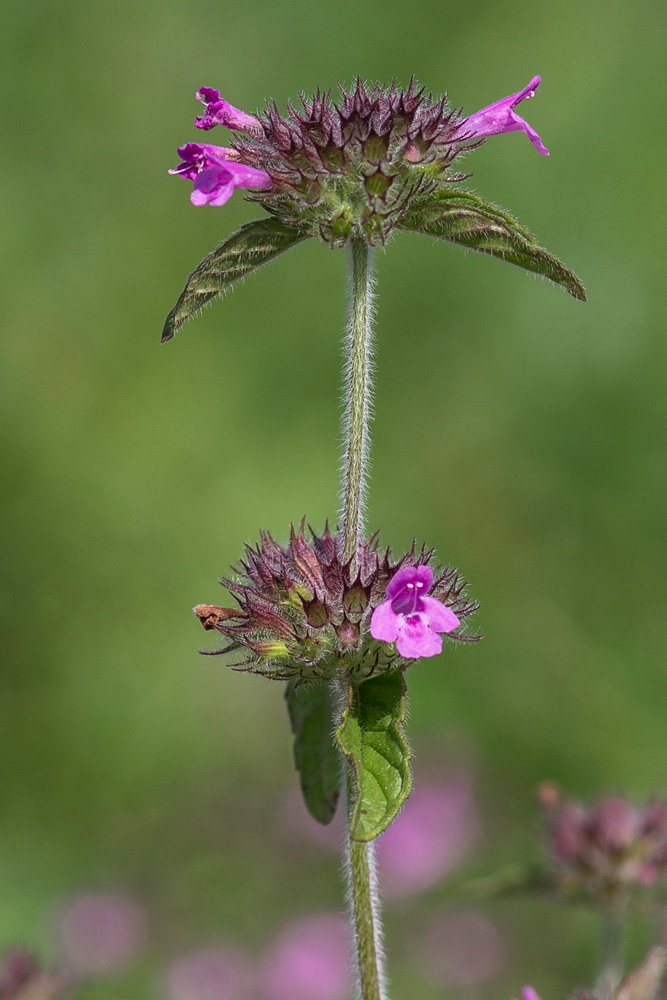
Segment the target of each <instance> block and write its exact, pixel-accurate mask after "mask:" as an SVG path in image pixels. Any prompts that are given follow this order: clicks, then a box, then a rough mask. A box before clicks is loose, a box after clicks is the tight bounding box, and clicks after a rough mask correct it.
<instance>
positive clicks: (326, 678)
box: [162, 77, 585, 1000]
mask: <svg viewBox="0 0 667 1000" xmlns="http://www.w3.org/2000/svg"><path fill="white" fill-rule="evenodd" d="M539 83H540V78H539V77H534V78H533V79H532V80H531V81H530V83H529V84H528V86H527V87H525V88H524V89H523V90H521V91H518V92H517V93H515V94H511V95H510V96H509V97H505V98H503V99H502V100H500V101H496V102H495V103H493V104H490V105H489V106H488V107H485V108H482V109H481V110H480V111H478V112H476V113H475V114H473V115H468V116H466V115H464V114H463V113H462V112H461V111H460V110H458V109H455V108H452V107H451V106H450V105H449V104H448V103H447V99H446V98H445V97H443V98H434V97H433V96H432V95H426V94H425V93H424V90H423V89H422V88H420V87H419V86H418V85H417V83H416V82H415V81H414V80H412V81H411V82H410V84H409V86H408V87H407V88H406V89H400V88H398V87H397V86H396V84H392V85H391V86H390V87H385V86H383V85H381V84H379V83H378V84H376V85H375V86H373V87H367V86H366V85H364V84H363V83H362V81H361V80H359V79H358V80H357V82H356V85H355V87H354V88H353V89H351V90H349V91H346V90H344V89H342V88H341V99H340V101H339V102H338V103H336V102H334V101H333V100H332V98H331V95H330V94H329V93H324V94H323V93H321V92H319V91H318V92H317V93H316V94H315V95H314V96H313V97H311V98H305V97H303V98H301V107H300V108H298V109H297V108H296V107H294V106H293V105H291V104H290V105H288V108H287V113H286V115H281V114H280V112H279V111H278V109H277V107H276V105H275V104H274V103H269V104H268V105H267V107H266V109H265V111H264V112H263V113H261V114H259V115H256V116H255V115H250V114H247V113H246V112H244V111H241V110H239V109H238V108H235V107H233V106H232V105H231V104H229V103H228V102H227V101H226V100H224V99H223V98H222V97H221V96H220V93H219V92H218V91H217V90H213V89H212V88H209V87H202V88H201V90H199V92H198V94H197V97H198V99H199V100H200V101H201V103H202V104H203V105H204V114H203V115H201V116H199V117H198V118H197V121H196V126H197V127H198V128H199V129H200V130H202V131H205V132H208V131H210V130H211V129H213V128H215V127H218V126H224V127H226V128H228V129H230V130H231V131H232V133H233V136H232V138H231V140H230V145H229V146H228V147H227V146H214V145H210V144H205V143H195V142H190V143H187V144H186V145H184V146H181V147H180V149H179V154H180V157H181V162H180V164H179V165H178V166H177V167H175V168H174V169H173V170H172V173H174V174H177V175H179V176H182V177H185V178H186V179H188V180H190V181H192V184H193V187H192V194H191V200H192V202H193V204H195V205H197V206H203V205H211V206H213V207H216V206H221V205H224V204H225V203H226V202H227V201H228V200H229V198H230V197H231V196H232V194H233V192H234V191H235V190H236V189H237V188H242V189H245V190H247V191H249V192H250V193H249V194H248V195H247V196H246V197H247V200H248V201H250V202H252V203H254V204H257V205H258V206H260V207H261V208H262V209H263V210H264V211H265V212H266V213H267V215H266V216H265V217H264V218H261V219H257V220H255V221H253V222H249V223H247V224H246V225H245V226H243V227H242V228H241V229H240V230H239V231H238V232H236V233H234V234H232V235H231V236H229V237H227V238H226V239H225V240H223V242H222V243H221V244H220V245H219V246H218V247H217V248H216V249H215V250H214V251H213V252H212V253H211V254H209V256H208V257H206V258H205V259H204V260H203V261H202V263H201V264H200V265H199V266H198V267H197V268H196V269H195V271H194V272H193V273H192V274H191V276H190V278H189V279H188V282H187V284H186V286H185V289H184V290H183V292H182V294H181V296H180V298H179V299H178V301H177V303H176V305H175V307H174V309H173V310H172V311H171V313H170V314H169V316H168V317H167V320H166V323H165V326H164V331H163V335H162V340H163V341H167V340H170V339H171V338H172V337H173V336H174V334H175V333H176V331H177V330H178V329H179V328H180V326H181V325H182V324H183V323H184V322H185V320H187V319H188V318H190V317H191V316H193V315H194V314H195V313H197V312H198V311H199V310H200V309H201V308H202V307H203V306H204V305H205V304H206V303H208V302H210V301H211V300H212V299H214V298H216V297H217V296H219V295H221V294H222V293H224V292H226V291H227V290H228V289H229V288H231V287H232V286H233V285H234V284H235V283H236V282H238V281H239V280H240V279H241V278H243V277H244V276H245V275H246V274H249V273H250V272H251V271H255V270H257V268H259V267H260V266H261V265H262V264H265V263H267V262H268V261H270V260H272V259H274V258H275V257H277V256H278V255H279V254H281V253H283V252H284V251H285V250H288V249H290V248H291V247H293V246H296V244H297V243H300V242H302V241H303V240H306V239H315V238H319V239H322V240H324V241H325V242H326V243H327V244H328V245H329V246H331V248H332V249H338V248H342V247H347V248H349V252H350V262H351V284H350V307H349V323H348V332H347V338H346V346H345V354H346V367H345V379H344V385H345V392H344V395H345V416H344V424H343V430H344V441H345V444H344V455H343V477H342V480H343V481H342V489H341V493H342V509H341V511H340V527H339V528H337V530H336V531H335V532H333V533H332V532H330V531H329V529H328V527H327V528H326V529H325V531H324V533H323V534H322V535H321V536H318V535H316V534H314V533H312V540H311V541H309V540H308V539H307V538H306V536H305V531H304V523H305V522H302V523H301V526H300V528H299V530H298V531H295V530H294V528H292V531H291V536H290V540H289V543H288V544H287V545H285V546H283V545H280V544H279V543H278V542H276V541H275V540H274V539H273V537H272V536H271V535H269V534H267V533H265V534H263V535H262V536H261V540H260V543H259V545H257V546H256V547H254V548H253V547H251V546H246V551H245V556H244V558H243V559H242V560H241V562H240V564H239V566H238V567H236V569H235V575H234V577H233V578H229V579H223V580H222V581H221V582H222V583H223V585H224V586H225V587H226V588H227V590H228V592H229V593H230V595H231V597H232V598H233V599H234V600H235V602H236V603H235V606H233V607H226V606H219V605H212V604H200V605H197V607H196V608H195V609H194V610H195V614H196V616H197V617H198V618H199V620H200V622H201V623H202V625H203V626H204V628H205V629H207V630H213V631H216V632H218V633H219V634H220V635H222V636H223V637H224V639H225V640H226V645H224V646H223V647H222V648H220V649H214V650H212V651H210V652H211V653H212V654H214V655H216V654H218V653H221V654H229V655H230V656H232V658H233V659H232V661H231V665H232V666H233V668H234V669H237V670H244V671H247V672H249V673H256V674H261V675H262V676H264V677H268V678H271V679H275V680H279V681H284V682H287V683H286V689H285V696H286V700H287V707H288V713H289V718H290V724H291V728H292V732H293V736H294V759H295V764H296V766H297V769H298V770H299V773H300V779H301V788H302V792H303V796H304V800H305V802H306V805H307V807H308V809H309V811H310V813H311V814H312V816H314V817H315V818H316V819H317V820H318V821H319V822H321V823H323V824H327V823H329V822H330V821H331V820H332V818H333V816H334V814H335V812H336V808H337V804H338V801H339V798H340V797H341V793H343V795H344V799H345V809H346V818H347V837H346V872H347V878H348V887H349V892H348V895H349V900H350V910H351V926H352V930H353V937H354V945H355V947H354V964H355V968H356V971H357V991H358V996H359V997H360V998H361V1000H383V998H385V997H386V984H385V977H384V971H383V956H382V937H381V926H380V913H379V902H378V898H377V892H376V889H375V886H376V875H375V868H374V851H373V841H374V840H375V839H376V838H377V837H378V836H379V835H380V834H381V833H382V832H383V831H384V830H386V829H387V827H388V826H389V824H390V823H391V822H392V821H393V820H394V818H395V817H396V815H397V814H398V812H399V810H400V809H401V807H402V806H403V804H404V803H405V801H406V799H407V797H408V795H409V794H410V790H411V787H412V778H411V773H410V748H409V746H408V743H407V741H406V738H405V735H404V732H403V723H404V720H405V715H406V703H407V688H406V680H405V674H406V670H407V668H408V667H409V666H410V665H411V664H412V663H414V661H416V660H418V659H419V658H420V657H430V656H435V655H437V654H439V653H440V652H441V650H442V648H443V641H444V638H445V637H447V638H450V639H453V640H459V641H475V640H476V639H478V638H479V636H476V635H468V634H466V631H465V619H466V618H467V617H468V616H469V615H471V614H472V612H473V611H474V610H476V608H477V605H476V603H475V602H473V601H471V600H470V599H469V598H468V597H467V596H466V594H465V590H464V583H463V581H462V580H461V579H460V578H459V576H458V573H457V572H456V571H455V570H454V569H452V568H450V567H448V568H446V569H441V568H438V567H435V566H434V565H433V551H432V550H430V549H427V548H425V547H423V548H421V549H420V550H417V548H416V546H415V545H414V544H413V546H412V549H411V550H410V551H409V552H408V553H406V554H404V555H402V556H399V557H398V558H395V557H394V556H393V555H392V553H391V551H390V550H389V549H387V550H385V551H382V550H381V549H380V548H379V543H378V540H377V535H373V536H371V537H370V538H369V537H367V535H366V532H365V527H364V499H365V491H366V487H367V467H368V452H369V427H370V417H371V402H372V394H373V387H372V335H373V330H372V318H373V276H372V260H371V258H372V252H373V248H374V247H376V246H379V245H384V244H386V243H387V241H388V240H389V238H390V237H391V236H393V235H395V234H396V233H398V232H400V231H407V232H418V233H426V234H429V235H431V236H434V237H436V238H438V239H444V240H448V241H450V242H452V243H456V244H457V245H459V246H463V247H464V248H469V249H474V250H478V251H479V252H481V253H486V254H489V255H491V256H494V257H497V258H499V259H502V260H505V261H508V262H509V263H513V264H517V265H518V266H520V267H523V268H524V269H526V270H528V271H532V272H534V273H537V274H540V275H543V276H544V277H547V278H549V279H550V280H551V281H553V282H555V283H556V284H558V285H561V286H562V287H563V288H564V289H565V290H566V291H568V292H569V293H570V294H571V295H572V296H574V297H575V298H578V299H581V300H583V299H585V293H584V289H583V286H582V284H581V282H580V281H579V279H578V278H577V277H576V275H575V274H574V273H573V272H572V271H571V270H570V269H569V268H567V267H566V266H565V265H564V264H562V263H561V262H560V261H559V260H558V259H557V258H556V257H554V256H553V255H551V254H550V253H548V252H547V251H546V250H545V249H544V248H543V247H541V246H540V244H539V243H538V241H537V240H536V238H535V237H534V236H533V235H532V233H530V232H529V230H527V229H526V228H525V227H524V226H523V225H522V224H521V223H520V222H518V220H517V219H515V218H514V217H513V216H511V215H509V214H508V213H507V212H505V211H503V210H502V209H500V208H498V207H497V206H495V205H492V204H490V203H488V202H486V201H484V200H483V199H482V198H480V197H479V196H478V195H477V194H475V193H474V192H472V191H469V190H465V189H462V188H461V187H460V184H461V182H462V181H463V180H465V179H466V177H467V176H469V175H466V174H462V173H460V172H459V171H458V169H456V167H457V166H458V164H457V162H456V161H459V160H460V159H461V158H462V156H463V154H465V153H467V152H469V151H471V150H473V149H475V148H476V147H477V146H479V145H480V144H481V143H483V142H484V141H485V139H486V138H487V137H489V136H493V135H498V134H501V133H504V132H513V131H523V132H525V133H526V134H527V136H528V137H529V139H530V141H531V142H532V143H533V145H534V146H535V147H536V149H537V150H538V151H539V152H540V153H542V154H543V155H548V150H547V149H546V147H545V146H544V144H543V143H542V140H541V139H540V137H539V135H538V134H537V132H535V130H534V129H533V128H532V127H531V126H530V125H529V124H528V123H527V122H526V121H525V120H524V119H523V118H522V117H520V115H519V114H518V112H517V111H516V108H517V107H518V106H519V105H520V104H521V103H522V102H523V101H525V100H528V99H529V98H532V97H533V95H534V93H535V91H536V89H537V87H538V85H539ZM239 656H240V657H241V659H239Z"/></svg>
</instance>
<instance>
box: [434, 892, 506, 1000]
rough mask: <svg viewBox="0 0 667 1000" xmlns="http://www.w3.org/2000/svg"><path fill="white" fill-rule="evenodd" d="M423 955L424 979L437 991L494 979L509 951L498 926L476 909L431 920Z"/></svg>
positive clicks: (440, 915) (471, 985)
mask: <svg viewBox="0 0 667 1000" xmlns="http://www.w3.org/2000/svg"><path fill="white" fill-rule="evenodd" d="M424 945H425V947H424V949H423V952H422V959H423V965H422V968H423V973H424V977H425V978H426V979H427V980H428V982H430V983H431V984H432V985H433V986H435V987H437V988H438V989H447V988H448V987H468V988H471V987H474V986H479V985H480V984H482V983H484V982H486V981H488V980H489V979H495V978H496V976H498V975H499V973H500V972H501V971H502V969H503V966H504V965H505V961H506V957H507V950H506V947H505V941H504V939H503V936H502V934H501V932H500V930H499V929H498V927H497V926H496V925H495V924H494V923H493V922H492V921H491V920H489V918H488V917H485V916H484V915H483V914H481V913H478V912H476V911H475V910H450V911H448V912H445V913H441V914H439V915H438V916H437V917H435V919H434V920H433V921H432V923H431V925H430V927H429V928H428V931H427V933H426V935H425V941H424Z"/></svg>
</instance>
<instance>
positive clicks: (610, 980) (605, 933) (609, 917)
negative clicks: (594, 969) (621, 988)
mask: <svg viewBox="0 0 667 1000" xmlns="http://www.w3.org/2000/svg"><path fill="white" fill-rule="evenodd" d="M624 959H625V925H624V923H623V921H622V920H621V918H620V917H619V916H618V915H617V914H616V913H613V912H612V911H610V910H606V911H605V912H604V913H603V915H602V927H601V931H600V958H599V968H600V972H599V975H598V978H597V983H596V990H595V992H596V996H598V997H600V1000H608V998H610V997H611V996H612V995H613V994H614V993H615V992H616V989H617V987H618V985H619V983H620V982H621V979H622V978H623V965H624Z"/></svg>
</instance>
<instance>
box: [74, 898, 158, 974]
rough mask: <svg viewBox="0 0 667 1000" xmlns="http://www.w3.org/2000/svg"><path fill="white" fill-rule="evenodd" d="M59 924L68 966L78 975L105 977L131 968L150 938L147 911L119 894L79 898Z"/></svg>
mask: <svg viewBox="0 0 667 1000" xmlns="http://www.w3.org/2000/svg"><path fill="white" fill-rule="evenodd" d="M59 924H60V926H59V931H60V940H61V944H62V948H63V951H64V953H65V959H66V961H67V965H68V967H69V968H70V969H71V970H72V972H75V973H77V974H78V975H87V976H91V975H101V974H103V973H105V972H113V971H115V970H116V969H118V968H121V967H123V966H124V965H127V964H128V963H129V962H130V961H131V960H132V959H133V958H134V957H135V954H136V952H137V951H138V950H139V948H140V947H141V945H143V943H144V941H145V938H146V916H145V914H144V911H143V909H142V908H141V907H140V906H139V905H138V904H137V903H135V901H134V900H133V899H128V898H127V897H126V896H121V895H117V894H116V893H91V894H90V895H82V896H76V897H75V898H74V899H73V900H72V901H71V902H70V903H69V905H68V906H67V907H66V908H65V910H64V911H63V912H62V914H61V917H60V921H59Z"/></svg>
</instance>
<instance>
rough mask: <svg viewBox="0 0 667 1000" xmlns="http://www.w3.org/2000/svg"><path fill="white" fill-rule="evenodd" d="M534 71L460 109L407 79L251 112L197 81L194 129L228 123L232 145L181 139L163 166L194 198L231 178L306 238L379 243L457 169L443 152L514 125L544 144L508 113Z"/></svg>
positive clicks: (215, 193)
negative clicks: (173, 162)
mask: <svg viewBox="0 0 667 1000" xmlns="http://www.w3.org/2000/svg"><path fill="white" fill-rule="evenodd" d="M539 82H540V77H539V76H536V77H534V78H533V79H532V80H531V81H530V83H529V84H528V86H527V87H524V89H523V90H521V91H518V92H517V93H516V94H510V96H509V97H505V98H503V99H502V100H500V101H496V102H495V103H494V104H491V105H489V106H488V107H486V108H482V109H481V110H480V111H477V112H476V113H475V114H473V115H470V116H468V117H465V116H464V115H463V114H462V113H461V112H460V111H458V110H456V109H452V108H450V107H449V105H448V104H447V100H446V98H444V97H443V98H440V99H434V98H433V97H432V96H431V95H428V96H427V95H426V94H425V93H424V90H423V88H420V87H419V86H418V85H417V84H416V82H415V81H414V80H413V81H411V82H410V85H409V86H408V88H407V89H405V90H402V89H399V88H397V87H396V86H395V85H394V84H392V86H391V87H388V88H387V87H384V86H382V85H381V84H379V83H378V84H375V86H374V87H372V88H370V89H369V88H367V87H366V86H365V85H364V84H363V83H362V81H361V80H357V83H356V87H355V88H354V90H351V91H346V90H344V89H342V88H341V94H342V99H341V101H340V102H339V103H335V102H333V101H332V100H331V96H330V94H328V93H325V94H321V93H320V92H319V91H318V92H317V93H316V94H315V95H314V96H313V97H312V98H310V99H307V98H304V97H302V98H301V103H302V107H301V108H295V107H293V106H292V105H288V109H287V114H286V115H284V116H283V115H281V114H280V113H279V112H278V109H277V107H276V105H275V104H271V103H270V104H268V105H267V108H266V111H265V113H264V114H262V115H260V116H258V117H255V116H253V115H249V114H246V113H245V112H244V111H240V110H239V109H238V108H235V107H233V106H232V105H231V104H229V103H228V102H227V101H225V100H224V99H223V98H221V97H220V93H219V92H218V91H217V90H213V89H211V88H210V87H202V88H201V90H199V91H198V93H197V97H198V99H199V100H200V101H201V102H202V103H203V104H204V105H205V113H204V114H203V115H201V116H200V117H198V118H197V121H196V124H197V127H198V128H200V129H203V130H206V131H207V130H209V129H212V128H214V127H215V126H217V125H224V126H226V127H227V128H230V129H232V130H234V131H235V132H236V135H235V137H234V139H233V140H232V148H231V149H229V148H226V147H221V146H211V145H207V144H200V143H188V144H187V145H186V146H182V147H181V148H180V149H179V153H180V155H181V157H182V159H183V163H182V164H180V165H179V166H178V167H176V168H175V169H174V170H173V171H172V173H177V174H180V175H181V176H185V177H188V178H189V179H190V180H193V181H194V191H193V195H192V200H193V202H194V203H195V204H196V205H203V204H211V205H222V204H224V203H225V201H227V200H228V198H229V197H230V196H231V194H232V192H233V191H234V189H235V188H237V187H244V188H249V189H251V190H253V191H254V192H255V193H254V194H253V195H252V196H251V197H252V200H254V201H259V202H261V203H262V205H263V206H264V208H265V209H266V210H267V211H268V212H270V213H271V214H272V215H274V216H276V217H277V218H279V219H280V220H281V221H282V222H283V223H285V224H286V225H288V226H291V227H293V228H295V229H298V230H299V231H300V232H301V233H303V235H304V236H321V237H322V238H323V239H324V240H326V241H327V242H329V243H331V244H332V245H334V246H338V245H343V244H344V243H345V242H346V241H347V240H348V239H349V238H351V237H355V236H356V237H360V236H362V237H365V238H366V239H367V240H368V242H369V243H371V244H374V243H380V242H384V241H385V239H386V238H387V236H388V234H389V233H390V232H391V230H392V229H393V228H394V226H396V225H397V224H398V223H399V222H400V221H401V219H402V218H403V217H404V216H405V213H406V212H407V210H408V209H409V208H410V207H411V206H412V205H414V203H415V202H417V201H421V200H423V199H424V200H428V199H429V198H432V197H433V196H434V195H435V194H437V192H438V191H439V190H441V189H443V188H444V187H446V186H448V185H449V184H451V183H452V182H455V181H459V180H462V179H463V177H464V175H462V174H459V173H456V172H453V171H452V170H451V169H450V168H451V165H452V163H453V161H454V160H455V159H456V158H457V157H458V156H459V155H460V154H461V153H463V152H465V151H467V150H469V149H472V148H474V147H475V146H476V145H478V144H479V143H480V142H482V141H483V140H484V139H485V138H486V137H487V136H490V135H498V134H500V133H502V132H513V131H519V130H520V131H524V132H526V134H527V135H528V137H529V138H530V140H531V142H533V144H534V145H535V147H536V148H537V149H538V150H539V151H540V152H541V153H543V154H545V155H548V150H547V149H546V147H545V146H544V145H543V143H542V141H541V139H540V137H539V136H538V134H537V133H536V132H535V131H534V129H532V128H531V126H530V125H528V123H527V122H526V121H524V119H523V118H521V117H520V116H519V115H518V114H517V112H516V111H515V108H516V106H517V105H518V104H519V103H520V102H521V101H524V100H527V99H528V98H530V97H532V96H533V95H534V93H535V90H536V88H537V86H538V85H539Z"/></svg>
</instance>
